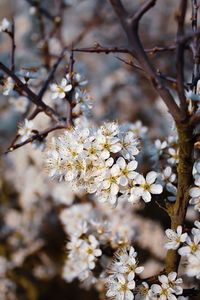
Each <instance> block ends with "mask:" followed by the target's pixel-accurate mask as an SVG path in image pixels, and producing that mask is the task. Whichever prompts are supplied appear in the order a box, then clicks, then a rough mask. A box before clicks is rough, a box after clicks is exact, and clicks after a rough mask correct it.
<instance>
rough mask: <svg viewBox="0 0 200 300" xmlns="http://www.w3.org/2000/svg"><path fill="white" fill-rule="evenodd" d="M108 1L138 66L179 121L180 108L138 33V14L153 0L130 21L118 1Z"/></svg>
mask: <svg viewBox="0 0 200 300" xmlns="http://www.w3.org/2000/svg"><path fill="white" fill-rule="evenodd" d="M110 3H111V4H112V6H113V9H114V10H115V12H116V14H117V15H118V17H119V19H120V22H121V25H122V27H123V29H124V31H125V33H126V35H127V38H128V41H129V46H130V49H131V54H132V55H133V57H134V58H136V59H137V60H138V61H139V63H140V66H141V67H142V68H143V69H144V71H145V72H146V73H147V75H148V78H149V81H150V82H151V83H152V84H153V86H154V88H155V90H156V91H157V92H158V94H159V95H160V96H161V98H162V99H163V100H164V102H165V104H166V105H167V107H168V109H169V112H170V113H171V115H172V116H173V118H174V119H175V121H176V122H181V121H182V117H181V115H180V109H179V107H178V105H177V104H176V102H175V100H174V98H173V97H172V95H171V93H170V92H169V90H168V89H167V87H166V86H165V85H164V84H163V83H162V80H161V78H160V77H159V76H158V75H157V74H156V70H155V69H154V66H153V65H152V63H151V62H150V60H149V58H148V56H147V54H146V52H145V50H144V48H143V46H142V43H141V41H140V38H139V35H138V26H139V20H140V16H142V15H143V14H144V13H145V12H147V10H148V9H150V8H151V7H152V6H153V4H155V1H147V2H146V5H145V4H144V5H142V6H141V7H140V8H139V9H138V11H137V12H136V13H135V14H134V16H135V17H134V16H133V17H132V18H131V22H130V19H129V20H127V18H126V16H125V15H124V13H120V10H119V7H118V6H117V7H116V3H119V1H112V0H110Z"/></svg>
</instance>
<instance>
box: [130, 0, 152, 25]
mask: <svg viewBox="0 0 200 300" xmlns="http://www.w3.org/2000/svg"><path fill="white" fill-rule="evenodd" d="M156 1H157V0H148V1H146V2H144V3H143V4H142V5H141V6H140V7H139V9H138V10H137V11H136V13H134V14H133V16H132V18H131V21H132V22H139V21H140V19H141V18H142V17H143V15H144V14H145V13H146V12H147V11H149V10H150V9H151V8H152V7H153V6H154V5H155V4H156Z"/></svg>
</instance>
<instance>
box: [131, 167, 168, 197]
mask: <svg viewBox="0 0 200 300" xmlns="http://www.w3.org/2000/svg"><path fill="white" fill-rule="evenodd" d="M157 176H158V174H157V173H156V172H154V171H151V172H149V173H148V174H147V175H146V179H145V178H144V177H143V176H142V175H140V174H139V175H137V176H136V177H135V181H136V184H138V185H139V186H138V187H136V188H135V190H134V192H135V194H136V195H138V196H140V197H142V199H143V200H144V201H145V202H150V201H151V194H161V193H162V191H163V187H162V185H160V184H156V183H155V181H156V178H157Z"/></svg>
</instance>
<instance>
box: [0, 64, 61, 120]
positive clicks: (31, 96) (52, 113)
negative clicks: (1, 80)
mask: <svg viewBox="0 0 200 300" xmlns="http://www.w3.org/2000/svg"><path fill="white" fill-rule="evenodd" d="M0 69H1V70H2V71H4V72H5V73H6V74H7V75H8V76H10V77H11V78H12V79H13V80H14V81H15V83H16V85H17V87H18V88H20V89H21V90H22V91H24V92H25V93H26V95H27V96H28V98H29V99H30V101H32V102H33V103H34V104H35V105H36V106H38V108H39V109H41V110H42V111H44V112H45V113H46V114H47V115H48V116H50V117H51V118H52V119H54V120H55V121H57V120H58V115H57V113H56V111H55V110H54V109H53V108H51V107H50V106H48V105H46V104H45V103H44V102H43V101H42V100H41V99H39V98H38V96H37V95H36V94H35V93H34V92H32V91H31V90H30V89H29V87H28V86H27V85H26V84H24V83H23V82H22V81H21V80H20V79H19V78H18V77H17V76H16V75H15V74H14V73H13V72H12V71H11V70H9V69H8V68H7V67H6V66H5V65H4V64H3V63H1V62H0Z"/></svg>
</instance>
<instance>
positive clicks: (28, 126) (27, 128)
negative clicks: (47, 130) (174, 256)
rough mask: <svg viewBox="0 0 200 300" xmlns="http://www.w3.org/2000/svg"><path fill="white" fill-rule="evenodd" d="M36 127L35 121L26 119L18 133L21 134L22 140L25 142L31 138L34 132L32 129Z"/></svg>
mask: <svg viewBox="0 0 200 300" xmlns="http://www.w3.org/2000/svg"><path fill="white" fill-rule="evenodd" d="M33 128H34V124H33V121H29V120H27V119H25V120H24V123H23V124H21V125H19V129H18V134H19V135H20V141H21V142H24V141H25V140H27V139H28V138H30V137H31V136H32V135H33V133H32V130H33Z"/></svg>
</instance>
